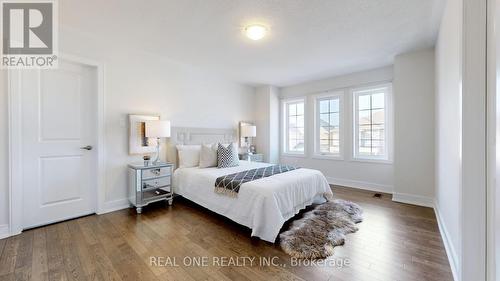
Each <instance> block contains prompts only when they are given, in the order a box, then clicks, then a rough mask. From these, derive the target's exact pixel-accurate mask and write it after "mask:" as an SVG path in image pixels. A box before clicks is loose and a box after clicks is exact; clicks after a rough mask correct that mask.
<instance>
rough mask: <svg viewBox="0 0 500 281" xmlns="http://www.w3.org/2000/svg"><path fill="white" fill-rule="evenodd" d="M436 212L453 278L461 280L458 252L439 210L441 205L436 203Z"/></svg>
mask: <svg viewBox="0 0 500 281" xmlns="http://www.w3.org/2000/svg"><path fill="white" fill-rule="evenodd" d="M434 213H436V219H437V223H438V227H439V232H440V233H441V238H442V239H443V244H444V248H445V250H446V256H447V257H448V262H449V263H450V267H451V272H452V274H453V279H454V280H455V281H458V280H460V279H459V276H460V274H459V273H460V272H459V269H460V266H459V263H458V256H457V252H456V251H455V247H453V243H452V242H451V240H450V235H449V232H448V230H447V229H446V226H445V224H444V222H443V218H442V217H441V213H440V212H439V206H438V205H437V204H436V203H434Z"/></svg>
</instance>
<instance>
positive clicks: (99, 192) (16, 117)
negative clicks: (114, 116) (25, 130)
mask: <svg viewBox="0 0 500 281" xmlns="http://www.w3.org/2000/svg"><path fill="white" fill-rule="evenodd" d="M59 59H63V60H67V61H70V62H74V63H79V64H83V65H87V66H90V67H95V68H96V70H97V77H96V78H97V80H96V82H97V97H96V98H97V118H96V119H97V131H96V134H97V163H96V164H97V170H96V176H97V186H96V187H95V192H94V193H95V196H96V197H95V202H96V205H95V209H94V211H95V212H96V213H97V214H99V213H102V212H103V207H104V198H105V173H104V169H105V149H106V148H105V138H104V137H105V128H104V125H105V123H104V116H105V94H104V89H105V88H104V81H105V80H104V73H105V72H104V69H105V65H104V64H103V63H101V62H98V61H94V60H91V59H87V58H83V57H80V56H75V55H71V54H64V53H60V54H59ZM21 71H23V70H21V69H9V70H8V71H7V93H8V97H7V102H8V119H9V121H8V122H9V124H8V127H9V128H8V129H9V149H8V151H9V232H10V235H11V236H12V235H17V234H19V233H21V232H22V230H23V207H24V206H23V173H22V171H23V167H24V165H23V155H22V150H23V148H22V139H23V135H22V104H21V95H22V88H21V85H22V78H21V77H22V76H21V75H20V74H21ZM39 71H40V70H39Z"/></svg>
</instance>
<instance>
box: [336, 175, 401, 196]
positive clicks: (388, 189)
mask: <svg viewBox="0 0 500 281" xmlns="http://www.w3.org/2000/svg"><path fill="white" fill-rule="evenodd" d="M326 180H327V181H328V183H329V184H333V185H341V186H347V187H352V188H357V189H363V190H369V191H375V192H383V193H390V194H392V186H390V185H383V184H378V183H371V182H365V181H355V180H348V179H339V178H334V177H326Z"/></svg>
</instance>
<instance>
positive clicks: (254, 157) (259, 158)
mask: <svg viewBox="0 0 500 281" xmlns="http://www.w3.org/2000/svg"><path fill="white" fill-rule="evenodd" d="M239 158H240V160H245V161H252V162H264V154H260V153H256V154H248V153H242V154H239Z"/></svg>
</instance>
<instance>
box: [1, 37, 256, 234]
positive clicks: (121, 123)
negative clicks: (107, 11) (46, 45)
mask: <svg viewBox="0 0 500 281" xmlns="http://www.w3.org/2000/svg"><path fill="white" fill-rule="evenodd" d="M59 39H60V46H59V50H60V52H63V53H69V54H72V55H77V56H82V57H85V58H89V59H92V60H95V61H99V62H102V63H104V64H105V99H106V101H105V103H106V106H105V108H106V109H105V110H106V114H105V130H106V136H105V138H106V160H105V161H106V171H105V175H106V192H105V194H106V196H105V201H106V204H105V208H108V209H114V208H119V207H123V206H126V205H127V204H128V203H126V199H125V198H126V195H127V194H126V193H127V176H126V165H127V163H129V162H132V161H138V160H140V159H141V158H140V157H141V156H130V155H128V129H127V126H128V125H127V120H128V117H127V115H128V114H130V113H151V114H160V115H161V117H162V118H164V119H169V120H171V122H172V126H181V127H183V126H185V127H210V128H234V129H236V128H237V125H238V122H239V121H240V120H253V118H254V95H255V93H254V88H253V87H250V86H244V85H241V84H238V83H233V82H230V81H228V80H225V79H223V78H221V77H218V76H216V75H215V74H212V73H206V72H203V71H200V70H198V69H196V68H195V67H192V66H188V65H183V64H179V63H175V62H172V61H170V60H168V59H166V58H161V57H158V56H155V55H151V54H146V53H141V52H139V51H137V50H129V49H127V48H126V46H110V45H107V46H101V45H99V44H98V42H99V41H98V40H95V39H94V38H92V37H91V36H87V35H86V33H80V32H77V31H75V30H68V29H63V30H62V31H61V32H60V34H59ZM165 55H168V54H165ZM0 85H4V83H0ZM0 106H1V108H0V181H1V182H0V208H1V209H0V225H1V224H2V223H7V221H8V219H7V218H8V213H7V211H8V207H7V206H8V204H4V200H5V199H4V198H5V197H6V196H7V190H8V186H7V183H6V178H7V177H6V174H7V166H6V159H7V142H6V138H7V119H6V114H7V113H6V112H7V106H6V101H5V95H3V94H2V95H0Z"/></svg>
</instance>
